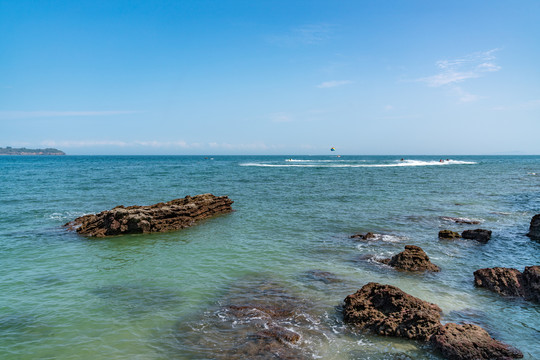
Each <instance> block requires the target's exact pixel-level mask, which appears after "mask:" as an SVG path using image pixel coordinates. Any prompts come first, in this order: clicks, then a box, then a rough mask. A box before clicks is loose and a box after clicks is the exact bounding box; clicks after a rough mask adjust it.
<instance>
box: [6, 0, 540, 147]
mask: <svg viewBox="0 0 540 360" xmlns="http://www.w3.org/2000/svg"><path fill="white" fill-rule="evenodd" d="M539 134H540V1H537V0H530V1H529V0H521V1H499V0H491V1H487V0H486V1H479V0H467V1H461V0H452V1H450V0H448V1H433V0H425V1H420V0H409V1H406V0H388V1H375V0H374V1H368V0H353V1H349V0H339V1H338V0H328V1H321V0H295V1H291V0H284V1H282V0H258V1H253V0H234V1H233V0H230V1H228V0H218V1H208V0H196V1H195V0H190V1H188V0H183V1H181V0H177V1H160V0H152V1H146V0H145V1H137V0H130V1H122V0H116V1H111V0H106V1H102V0H91V1H82V0H80V1H77V0H71V1H54V0H34V1H27V0H0V147H5V146H12V147H29V148H43V147H55V148H59V149H61V150H64V151H65V152H66V153H68V154H71V155H99V154H111V155H116V154H118V155H121V154H136V155H138V154H156V155H157V154H171V155H194V154H213V155H220V154H232V155H235V154H252V155H259V154H277V155H282V154H283V155H284V154H291V155H297V154H298V155H299V154H306V155H316V154H322V155H326V154H329V151H330V148H331V147H335V148H336V153H338V154H357V155H363V154H366V155H373V154H381V155H385V154H404V155H406V154H428V155H429V154H434V155H435V154H441V155H445V154H455V155H465V154H472V155H475V154H480V155H484V154H496V155H499V154H540V141H539V139H540V136H539Z"/></svg>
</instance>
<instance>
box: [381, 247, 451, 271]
mask: <svg viewBox="0 0 540 360" xmlns="http://www.w3.org/2000/svg"><path fill="white" fill-rule="evenodd" d="M380 262H382V263H383V264H387V265H390V266H391V267H393V268H395V269H397V270H401V271H440V270H441V269H440V268H439V267H438V266H437V265H435V264H433V263H432V262H431V261H429V257H428V256H427V254H426V253H425V252H424V250H422V248H421V247H419V246H414V245H405V251H402V252H400V253H399V254H397V255H394V256H392V258H390V259H383V260H380Z"/></svg>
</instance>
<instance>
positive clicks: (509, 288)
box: [474, 266, 540, 302]
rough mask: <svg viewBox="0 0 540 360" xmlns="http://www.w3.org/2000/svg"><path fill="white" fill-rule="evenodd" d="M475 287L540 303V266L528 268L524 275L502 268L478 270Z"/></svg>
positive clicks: (514, 270) (475, 276)
mask: <svg viewBox="0 0 540 360" xmlns="http://www.w3.org/2000/svg"><path fill="white" fill-rule="evenodd" d="M474 285H475V286H478V287H484V288H486V289H489V290H491V291H494V292H496V293H498V294H501V295H503V296H516V297H524V298H526V299H527V300H532V301H536V302H540V266H527V267H525V271H523V273H521V272H520V271H519V270H517V269H512V268H502V267H495V268H486V269H480V270H476V271H475V272H474Z"/></svg>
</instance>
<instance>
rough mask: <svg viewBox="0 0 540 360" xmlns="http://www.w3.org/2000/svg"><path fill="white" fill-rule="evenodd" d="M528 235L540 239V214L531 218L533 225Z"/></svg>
mask: <svg viewBox="0 0 540 360" xmlns="http://www.w3.org/2000/svg"><path fill="white" fill-rule="evenodd" d="M527 236H529V237H530V238H531V239H533V240H540V214H536V215H534V216H533V218H532V219H531V225H530V227H529V233H528V234H527Z"/></svg>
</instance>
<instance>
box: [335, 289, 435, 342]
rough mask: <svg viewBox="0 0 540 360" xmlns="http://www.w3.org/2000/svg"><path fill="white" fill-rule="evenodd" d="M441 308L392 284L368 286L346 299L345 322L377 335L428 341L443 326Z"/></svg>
mask: <svg viewBox="0 0 540 360" xmlns="http://www.w3.org/2000/svg"><path fill="white" fill-rule="evenodd" d="M440 313H441V309H440V308H439V307H438V306H437V305H435V304H431V303H429V302H427V301H423V300H420V299H418V298H416V297H414V296H412V295H409V294H407V293H405V292H404V291H402V290H400V289H399V288H397V287H395V286H391V285H381V284H378V283H373V282H371V283H368V284H366V285H364V286H363V287H362V288H361V289H360V290H358V291H357V292H356V293H354V294H352V295H349V296H347V297H346V298H345V307H344V309H343V317H344V321H345V322H346V323H348V324H351V325H353V326H355V327H357V328H359V329H363V330H369V331H372V332H373V333H375V334H378V335H387V336H397V337H404V338H407V339H418V340H427V339H429V337H430V336H431V335H432V334H433V333H434V332H435V331H436V330H437V329H438V327H439V326H440V323H439V321H440V317H441V314H440Z"/></svg>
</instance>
